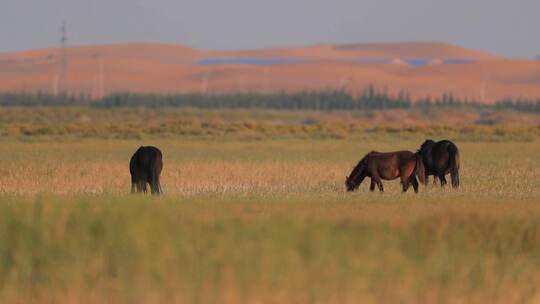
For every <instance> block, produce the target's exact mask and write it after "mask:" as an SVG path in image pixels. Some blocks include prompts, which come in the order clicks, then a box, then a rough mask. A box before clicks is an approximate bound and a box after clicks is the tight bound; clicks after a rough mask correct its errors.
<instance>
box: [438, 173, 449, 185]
mask: <svg viewBox="0 0 540 304" xmlns="http://www.w3.org/2000/svg"><path fill="white" fill-rule="evenodd" d="M439 179H440V180H441V187H444V185H446V184H447V182H446V177H444V174H440V175H439Z"/></svg>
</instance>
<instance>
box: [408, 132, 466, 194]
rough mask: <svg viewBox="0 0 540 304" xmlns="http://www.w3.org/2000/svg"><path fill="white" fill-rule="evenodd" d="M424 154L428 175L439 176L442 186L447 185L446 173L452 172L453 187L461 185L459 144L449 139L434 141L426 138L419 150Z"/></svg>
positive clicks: (423, 158)
mask: <svg viewBox="0 0 540 304" xmlns="http://www.w3.org/2000/svg"><path fill="white" fill-rule="evenodd" d="M417 153H419V154H420V155H422V160H423V161H424V167H425V169H426V172H425V174H426V176H429V175H433V176H434V177H435V179H437V178H439V180H440V181H441V187H442V186H444V185H446V178H445V177H444V176H445V175H446V174H448V173H450V177H451V179H452V187H454V188H457V187H459V150H458V148H457V146H456V145H455V144H454V143H453V142H451V141H449V140H441V141H438V142H434V141H433V140H431V139H428V140H426V141H425V142H424V143H423V144H422V146H420V149H419V150H418V152H417Z"/></svg>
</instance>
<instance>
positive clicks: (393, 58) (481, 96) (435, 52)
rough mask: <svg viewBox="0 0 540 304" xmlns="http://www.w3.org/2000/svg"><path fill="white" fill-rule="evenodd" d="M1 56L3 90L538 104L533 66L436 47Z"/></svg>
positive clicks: (165, 49)
mask: <svg viewBox="0 0 540 304" xmlns="http://www.w3.org/2000/svg"><path fill="white" fill-rule="evenodd" d="M67 59H68V60H67V68H66V69H65V70H64V72H62V68H61V67H62V64H61V62H62V52H61V50H60V49H41V50H31V51H24V52H16V53H0V91H4V92H20V91H27V92H28V91H30V92H32V91H44V92H50V93H54V92H59V91H62V90H67V91H69V92H72V93H85V94H90V95H92V96H95V97H99V96H102V95H105V94H111V93H115V92H126V91H129V92H142V93H162V94H174V93H187V92H204V93H225V92H238V91H240V92H248V91H249V92H251V91H256V92H262V93H270V92H275V91H288V92H294V91H301V90H325V89H345V90H348V91H350V92H352V93H354V94H358V93H361V92H362V91H363V90H364V89H365V87H367V86H368V85H370V84H372V85H374V86H375V87H377V88H381V89H382V88H385V89H387V91H388V92H390V93H397V92H399V91H401V90H403V91H407V92H409V93H410V94H411V96H412V97H413V98H418V97H425V96H428V95H429V96H432V97H434V96H440V95H441V94H443V93H450V92H451V93H453V94H454V95H455V96H459V97H462V98H468V99H475V100H480V101H483V102H494V101H495V100H498V99H502V98H520V97H521V98H530V99H533V98H534V99H537V98H540V62H539V61H534V60H511V59H504V58H499V57H496V56H493V55H491V54H486V53H482V52H479V51H475V50H469V49H464V48H461V47H457V46H453V45H448V44H441V43H416V42H410V43H375V44H347V45H316V46H311V47H303V48H281V49H260V50H245V51H208V50H199V49H194V48H189V47H184V46H179V45H166V44H119V45H94V46H81V47H73V48H69V49H68V50H67Z"/></svg>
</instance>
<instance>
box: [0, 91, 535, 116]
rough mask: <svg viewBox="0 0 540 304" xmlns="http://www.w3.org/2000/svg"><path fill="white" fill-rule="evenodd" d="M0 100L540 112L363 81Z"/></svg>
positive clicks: (6, 99)
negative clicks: (305, 87)
mask: <svg viewBox="0 0 540 304" xmlns="http://www.w3.org/2000/svg"><path fill="white" fill-rule="evenodd" d="M0 106H89V107H99V108H114V107H147V108H160V107H193V108H264V109H291V110H294V109H298V110H301V109H302V110H326V111H328V110H357V109H358V110H362V109H372V110H375V109H409V108H430V107H446V108H459V107H475V108H486V109H487V108H492V109H513V110H517V111H524V112H540V99H538V100H525V99H517V100H510V99H508V100H501V101H498V102H496V103H495V104H492V105H487V104H482V103H480V102H478V101H475V100H467V99H460V98H457V97H455V96H454V95H452V94H443V95H442V96H439V97H437V98H433V99H432V98H424V99H420V100H417V101H416V102H412V101H411V98H410V97H409V94H408V93H406V92H401V93H399V94H397V95H395V96H392V95H389V94H387V93H385V92H384V91H378V90H376V89H375V88H374V87H368V88H367V89H366V90H365V91H364V93H363V94H361V95H360V96H353V95H351V94H349V93H347V92H345V91H322V92H300V93H274V94H260V93H235V94H222V95H202V94H178V95H159V94H131V93H121V94H113V95H109V96H105V97H103V98H99V99H92V98H90V97H89V96H86V95H58V96H53V95H50V94H45V93H34V94H28V93H2V94H0Z"/></svg>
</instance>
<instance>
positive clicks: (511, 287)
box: [0, 109, 540, 303]
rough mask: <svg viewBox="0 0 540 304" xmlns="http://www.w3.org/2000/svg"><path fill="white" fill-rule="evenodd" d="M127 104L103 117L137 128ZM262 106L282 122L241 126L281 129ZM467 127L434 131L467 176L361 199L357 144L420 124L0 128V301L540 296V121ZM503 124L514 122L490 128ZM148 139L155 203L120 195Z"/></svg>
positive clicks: (407, 140)
mask: <svg viewBox="0 0 540 304" xmlns="http://www.w3.org/2000/svg"><path fill="white" fill-rule="evenodd" d="M4 110H5V109H4ZM21 111H23V110H21ZM44 111H49V110H48V109H45V110H44ZM62 111H64V110H62ZM66 111H76V110H66ZM119 111H120V110H119ZM126 111H128V112H129V111H135V110H126ZM141 111H142V113H143V114H144V113H146V112H145V111H146V110H141ZM195 112H196V113H197V114H193V115H202V117H201V118H199V119H201V120H202V121H204V120H206V119H207V118H208V117H206V116H204V115H205V114H204V113H203V112H197V111H195ZM129 113H131V114H129ZM129 113H128V116H127V117H129V115H134V116H133V117H131V118H129V119H127V120H126V121H117V122H114V120H110V121H109V122H108V123H110V125H107V123H105V122H99V123H97V124H96V126H95V128H96V130H97V129H99V128H101V127H103V126H104V125H107V127H106V128H105V129H103V130H113V131H111V132H116V131H114V130H118V129H122V128H124V127H125V128H133V126H130V125H129V124H130V123H135V122H136V118H135V116H136V112H129ZM178 113H180V112H174V113H173V114H171V115H176V114H178ZM49 114H50V113H49ZM49 114H45V116H44V118H43V119H44V120H46V122H45V124H46V125H48V126H52V125H53V124H52V123H51V122H50V121H47V120H48V119H49V118H47V117H49V116H48V115H49ZM94 114H95V113H94ZM117 114H118V113H116V114H111V115H117ZM266 114H268V115H276V116H273V118H272V119H269V120H268V119H266V120H265V119H263V118H261V119H260V120H257V119H255V121H254V122H251V123H249V124H248V125H249V128H251V129H254V130H258V131H256V132H259V133H257V134H263V133H264V132H266V131H268V130H266V131H261V130H259V129H257V128H259V126H258V124H259V123H260V122H261V121H265V126H266V125H267V126H272V125H276V126H279V125H280V124H279V123H278V120H279V117H278V116H279V115H277V114H275V113H274V114H271V113H270V112H268V113H266ZM148 115H150V114H148ZM151 115H154V114H151ZM167 115H169V114H167ZM190 115H191V114H190ZM208 115H210V116H212V115H218V116H219V115H225V116H226V117H228V118H227V119H230V122H232V124H233V125H236V124H239V121H243V119H244V118H242V117H244V116H242V115H243V114H242V115H241V114H238V113H236V112H231V113H229V114H218V113H217V112H211V114H208ZM227 115H228V116H227ZM235 115H239V116H238V117H236V116H235ZM252 115H255V116H257V115H262V114H261V112H255V114H252ZM303 115H304V114H302V113H294V112H284V114H283V116H284V117H283V119H282V120H283V121H285V122H283V123H282V124H285V125H287V121H295V122H294V123H292V125H295V126H296V127H298V126H299V127H298V128H303V125H304V124H303V123H300V124H299V123H298V121H299V120H300V121H302V120H303V119H305V117H304V116H303ZM328 115H329V116H324V117H323V118H321V120H322V123H321V122H319V123H316V124H315V125H313V124H312V123H311V122H310V123H309V124H307V127H309V128H314V130H315V131H313V132H314V133H313V134H319V135H320V134H321V133H317V132H320V130H319V131H317V128H318V125H322V124H328V125H329V126H331V125H332V123H330V122H329V121H330V120H331V119H334V118H332V117H333V116H332V115H334V114H328ZM97 116H99V115H97ZM170 117H172V116H170ZM336 117H338V118H339V117H341V116H339V115H338V116H336ZM0 119H4V120H6V119H7V118H5V116H1V118H0ZM32 119H34V120H36V121H37V122H35V123H33V122H32V120H29V121H28V124H29V127H31V128H34V127H35V126H36V125H38V124H39V123H40V122H39V119H38V118H37V116H36V117H33V118H32ZM92 119H93V118H92ZM96 119H98V118H96ZM103 119H104V120H108V119H109V118H103ZM212 119H214V118H212ZM220 119H223V117H221V118H220ZM250 119H251V118H250ZM325 119H330V120H329V121H326V122H325ZM224 121H226V119H224ZM18 123H20V122H10V123H5V124H4V125H3V126H4V128H8V129H9V128H11V127H13V128H15V127H16V126H17V124H18ZM22 123H25V122H24V121H23V122H22ZM342 123H343V124H347V123H348V122H347V121H345V122H342ZM166 124H167V122H166ZM242 124H245V122H242ZM338 125H339V124H338ZM89 126H90V124H88V125H85V126H84V129H85V130H87V129H89ZM201 126H202V123H201ZM224 126H225V128H227V126H230V125H229V124H228V123H224ZM253 126H255V127H253ZM296 127H294V128H296ZM421 127H422V126H421V125H419V126H418V128H421ZM461 127H462V126H458V127H456V128H458V129H456V128H454V129H452V128H448V129H446V127H444V126H440V128H441V129H440V130H442V131H441V132H442V133H444V132H446V131H448V133H449V134H454V135H455V137H451V139H453V140H455V141H456V143H457V144H458V146H459V148H460V151H461V162H462V163H461V183H462V185H461V187H460V188H459V189H458V190H452V189H449V188H445V189H441V188H440V187H439V186H438V185H432V184H431V183H430V184H428V185H427V187H421V189H420V193H419V194H414V193H412V191H410V192H409V193H406V194H402V193H401V189H400V188H401V187H400V186H399V182H398V181H397V180H396V181H386V182H385V193H384V194H379V193H377V192H375V193H370V192H369V191H368V182H364V185H362V187H361V188H360V190H359V191H358V192H355V193H346V192H345V187H344V180H345V175H347V174H348V173H349V172H350V170H351V169H352V168H353V166H354V165H355V164H356V162H357V161H358V160H359V159H360V158H361V157H362V156H363V155H364V154H365V153H367V152H369V151H371V150H375V149H376V150H380V151H392V150H398V149H407V150H412V151H414V150H416V149H417V148H418V147H419V145H420V144H421V142H422V141H423V139H425V136H426V134H424V133H423V132H416V131H415V132H409V131H407V127H400V128H397V127H395V126H391V125H387V126H385V125H383V126H381V127H380V128H379V129H373V128H370V129H369V131H367V129H365V130H364V129H362V130H364V131H365V132H364V131H362V132H364V133H362V135H360V136H357V135H346V136H344V137H343V138H345V139H337V138H336V137H326V136H319V135H317V136H307V137H303V136H293V137H285V138H283V137H281V136H277V137H273V135H272V136H270V137H269V138H280V139H272V140H260V138H258V137H248V138H250V139H249V140H247V139H246V138H245V137H242V136H240V137H236V136H232V137H231V136H216V135H215V134H214V135H211V136H201V137H196V138H190V137H185V136H173V135H171V134H168V135H167V134H166V133H159V132H158V133H156V134H158V135H156V136H150V135H148V134H150V133H148V134H147V135H145V136H142V137H141V139H139V140H134V139H131V140H125V139H124V140H114V139H99V138H100V137H106V138H111V137H108V136H101V135H99V136H97V135H96V136H95V135H91V136H89V138H85V137H83V136H80V134H78V133H77V134H75V133H70V134H71V135H73V137H70V136H41V135H22V136H20V134H19V135H15V136H12V135H5V136H3V137H2V138H1V139H0V302H1V303H104V302H106V303H239V302H245V303H291V302H294V303H381V302H383V303H388V302H390V303H393V302H400V303H524V302H531V303H535V302H539V301H540V289H538V286H539V284H540V205H539V204H538V203H539V201H540V187H538V185H539V183H538V182H539V181H540V158H539V157H538V155H539V154H540V141H538V140H537V139H536V137H535V136H531V134H534V132H537V131H530V132H533V133H527V134H526V135H524V136H523V135H520V134H516V135H512V134H513V133H512V132H517V131H515V130H518V129H519V128H522V127H523V126H517V127H515V128H517V129H513V128H514V127H512V126H506V125H505V126H494V127H484V126H475V127H474V128H478V129H475V130H476V131H475V132H477V131H478V130H480V131H478V132H477V133H474V134H472V135H471V134H468V133H462V132H461V131H459V130H460V129H459V128H461ZM16 128H18V127H16ZM197 128H199V127H197ZM268 128H273V127H268ZM276 128H278V127H276ZM287 128H288V127H287ZM294 128H293V129H294ZM331 128H335V126H331ZM395 128H397V129H395ZM415 128H416V127H415ZM422 128H423V127H422ZM463 128H465V127H463ZM483 128H486V129H483ZM497 128H500V129H501V130H502V131H501V132H509V133H505V134H504V135H494V134H491V133H489V132H495V131H494V130H497ZM524 128H528V129H530V130H532V129H534V128H535V127H534V126H533V125H527V126H526V127H524ZM218 129H219V128H218ZM99 130H101V131H99V132H97V131H96V132H97V133H95V134H101V133H100V132H102V129H99ZM272 130H277V129H272ZM351 130H352V131H351ZM354 130H355V129H354V128H353V129H346V131H343V132H345V133H344V134H349V133H352V132H354ZM392 130H398V131H396V132H394V131H392ZM426 130H427V129H426ZM512 130H513V131H512ZM220 132H221V131H220ZM242 132H245V131H242ZM310 132H311V131H310ZM388 132H390V133H391V134H388ZM392 132H394V133H392ZM453 132H456V133H453ZM220 134H221V133H220ZM509 134H510V135H509ZM112 138H114V136H113V137H112ZM257 138H258V139H257ZM306 138H310V139H306ZM438 138H440V137H436V138H435V139H438ZM254 139H255V140H254ZM148 144H152V145H156V146H158V147H159V148H160V149H161V150H162V151H163V155H164V169H163V173H162V184H163V188H164V189H165V195H163V196H161V197H159V198H158V197H150V196H139V195H129V194H128V193H129V190H130V184H129V183H130V178H129V170H128V164H129V158H130V157H131V155H132V153H133V152H134V151H135V150H136V149H137V148H138V146H139V145H148Z"/></svg>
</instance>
